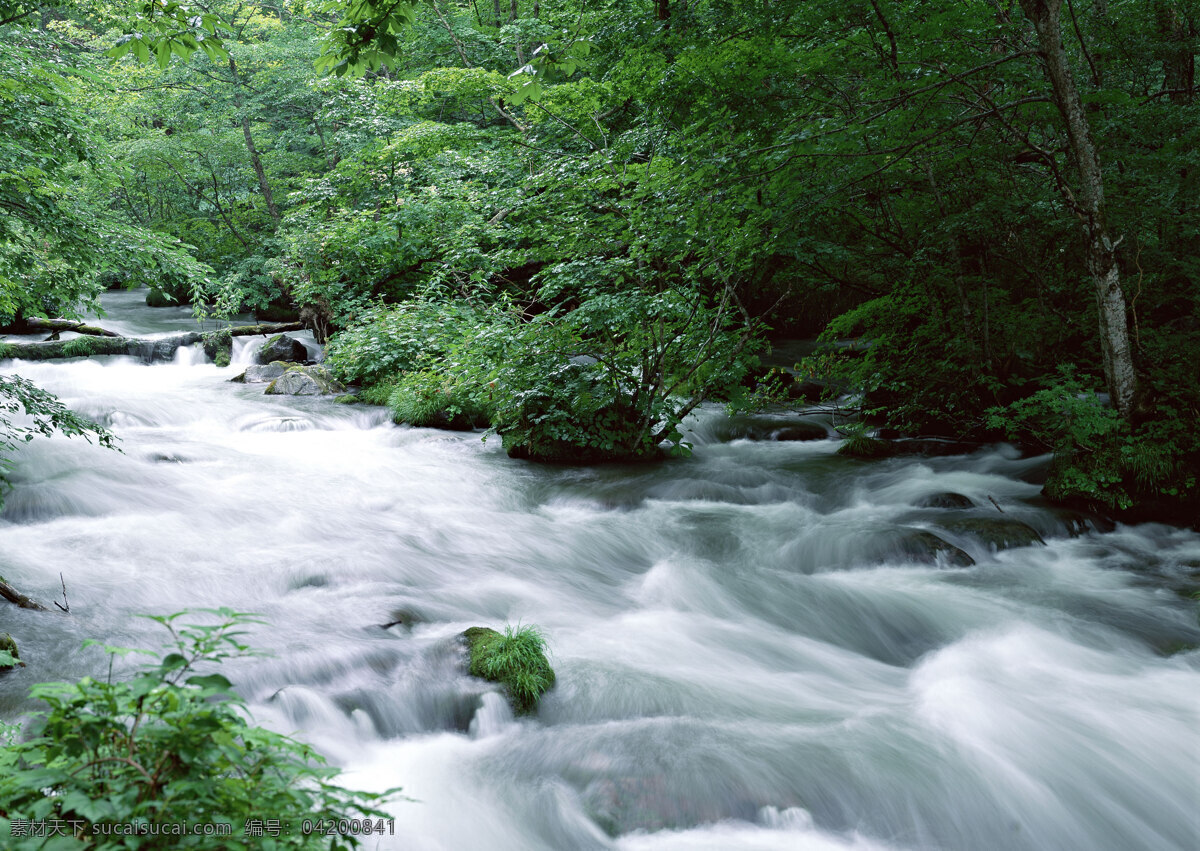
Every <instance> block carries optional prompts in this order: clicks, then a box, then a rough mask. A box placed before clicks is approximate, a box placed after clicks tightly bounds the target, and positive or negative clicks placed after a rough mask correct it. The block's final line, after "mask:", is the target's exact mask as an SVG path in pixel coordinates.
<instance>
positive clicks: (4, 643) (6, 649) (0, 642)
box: [0, 632, 25, 671]
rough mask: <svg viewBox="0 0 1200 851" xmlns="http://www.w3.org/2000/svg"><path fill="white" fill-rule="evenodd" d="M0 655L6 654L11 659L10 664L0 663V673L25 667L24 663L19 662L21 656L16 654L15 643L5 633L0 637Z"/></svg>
mask: <svg viewBox="0 0 1200 851" xmlns="http://www.w3.org/2000/svg"><path fill="white" fill-rule="evenodd" d="M0 653H7V654H8V655H9V656H11V657H12V658H13V661H12V662H6V661H0V671H11V670H12V669H13V668H24V667H25V663H24V662H22V661H21V654H20V653H18V652H17V642H15V641H14V640H13V637H12V636H11V635H9V634H8V633H7V632H6V633H4V634H3V635H0Z"/></svg>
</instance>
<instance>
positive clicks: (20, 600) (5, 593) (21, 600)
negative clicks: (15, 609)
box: [0, 579, 50, 612]
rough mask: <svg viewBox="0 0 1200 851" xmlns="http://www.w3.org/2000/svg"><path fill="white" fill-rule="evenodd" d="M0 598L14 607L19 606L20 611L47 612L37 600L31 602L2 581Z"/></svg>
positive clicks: (0, 583) (0, 580)
mask: <svg viewBox="0 0 1200 851" xmlns="http://www.w3.org/2000/svg"><path fill="white" fill-rule="evenodd" d="M0 597H3V598H4V599H5V600H8V602H10V603H12V604H13V605H14V606H19V607H20V608H22V609H33V610H34V611H36V612H48V611H50V610H49V609H48V608H46V607H45V606H43V605H42V604H41V603H39V602H38V601H37V600H32V599H30V598H29V597H26V596H25V595H24V594H22V593H21V592H20V591H18V590H17V589H16V588H14V587H12V586H11V585H9V584H8V583H7V582H5V581H4V580H3V579H0Z"/></svg>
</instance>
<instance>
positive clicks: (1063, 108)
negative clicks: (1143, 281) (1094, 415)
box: [1021, 0, 1138, 418]
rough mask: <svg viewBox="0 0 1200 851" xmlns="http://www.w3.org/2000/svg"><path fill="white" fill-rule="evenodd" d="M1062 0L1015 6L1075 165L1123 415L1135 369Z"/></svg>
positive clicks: (1076, 199) (1077, 206) (1076, 201)
mask: <svg viewBox="0 0 1200 851" xmlns="http://www.w3.org/2000/svg"><path fill="white" fill-rule="evenodd" d="M1062 6H1063V0H1021V9H1022V11H1024V12H1025V16H1026V17H1027V18H1029V20H1030V22H1031V23H1032V24H1033V27H1034V30H1035V31H1036V32H1037V38H1038V47H1039V49H1040V51H1041V56H1042V62H1043V68H1044V69H1045V72H1046V77H1047V78H1048V79H1049V81H1050V86H1051V88H1052V89H1053V91H1054V104H1055V106H1056V107H1057V108H1058V111H1059V113H1060V114H1061V115H1062V118H1063V122H1064V123H1065V124H1066V129H1067V143H1068V145H1069V147H1070V150H1071V156H1072V159H1074V161H1075V165H1076V166H1077V168H1078V169H1079V186H1078V188H1077V191H1076V192H1075V193H1074V194H1072V193H1071V192H1070V190H1069V188H1068V187H1063V188H1064V194H1066V195H1067V200H1068V203H1070V204H1071V206H1072V207H1073V208H1074V210H1075V213H1076V214H1077V215H1078V216H1079V220H1080V223H1081V225H1082V227H1083V233H1084V239H1085V241H1086V250H1087V269H1088V274H1089V275H1090V276H1091V279H1092V284H1093V287H1094V289H1095V293H1096V308H1097V314H1098V315H1099V322H1100V349H1101V352H1102V353H1103V356H1104V377H1105V380H1106V381H1107V383H1108V389H1109V392H1110V393H1111V394H1112V399H1113V404H1115V405H1116V407H1117V410H1118V411H1119V412H1120V413H1121V415H1122V416H1124V417H1126V418H1128V417H1129V416H1130V414H1131V413H1132V410H1133V404H1134V397H1135V396H1136V395H1137V390H1138V384H1137V373H1136V372H1135V371H1134V367H1133V350H1132V348H1131V347H1130V344H1129V326H1128V320H1127V319H1126V312H1125V294H1124V292H1122V290H1121V272H1120V269H1119V268H1118V266H1117V257H1116V253H1117V252H1116V249H1117V242H1119V240H1114V239H1113V238H1112V235H1111V234H1110V233H1109V230H1108V224H1107V223H1106V221H1105V216H1104V213H1105V209H1104V176H1103V173H1102V171H1101V169H1100V156H1099V154H1098V153H1097V152H1096V146H1095V144H1094V143H1093V142H1092V133H1091V129H1090V128H1089V126H1088V123H1087V116H1086V114H1085V113H1084V109H1083V101H1082V99H1081V98H1080V96H1079V90H1078V88H1076V86H1075V77H1074V75H1073V73H1072V72H1071V66H1070V63H1069V62H1068V61H1067V52H1066V49H1065V48H1064V46H1063V36H1062V27H1061V15H1062Z"/></svg>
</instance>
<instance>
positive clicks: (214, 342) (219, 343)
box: [204, 328, 233, 367]
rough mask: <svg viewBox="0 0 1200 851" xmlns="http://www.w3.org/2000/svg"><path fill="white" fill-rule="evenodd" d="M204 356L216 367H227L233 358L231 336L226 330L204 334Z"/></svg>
mask: <svg viewBox="0 0 1200 851" xmlns="http://www.w3.org/2000/svg"><path fill="white" fill-rule="evenodd" d="M204 354H205V356H206V357H208V358H211V359H212V361H213V363H215V364H216V365H217V366H220V367H226V366H229V362H230V360H231V359H232V358H233V335H232V334H231V333H230V332H229V329H228V328H221V329H218V330H216V331H209V332H207V333H205V335H204Z"/></svg>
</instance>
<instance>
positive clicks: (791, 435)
mask: <svg viewBox="0 0 1200 851" xmlns="http://www.w3.org/2000/svg"><path fill="white" fill-rule="evenodd" d="M828 436H829V433H828V432H827V431H825V427H824V426H822V425H817V424H816V423H806V422H798V423H796V424H795V425H790V426H787V427H786V428H781V429H779V431H776V432H772V434H771V439H772V440H781V441H796V440H824V439H825V438H827V437H828Z"/></svg>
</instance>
